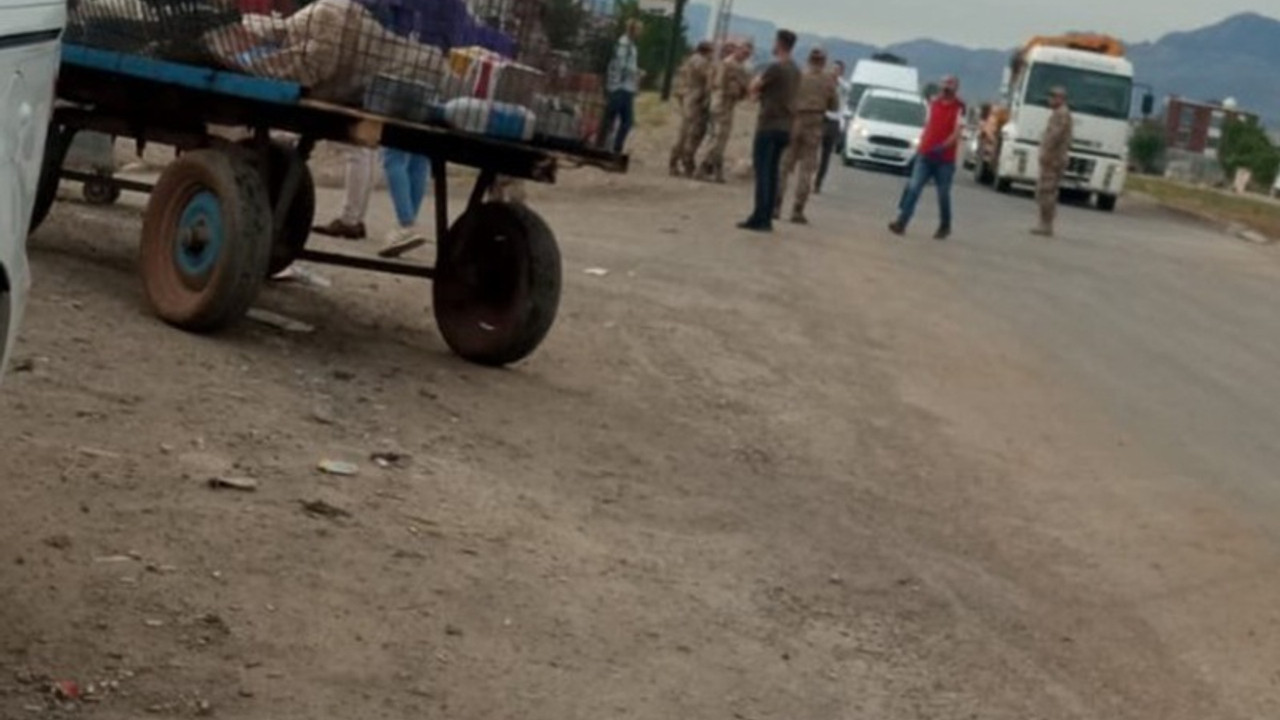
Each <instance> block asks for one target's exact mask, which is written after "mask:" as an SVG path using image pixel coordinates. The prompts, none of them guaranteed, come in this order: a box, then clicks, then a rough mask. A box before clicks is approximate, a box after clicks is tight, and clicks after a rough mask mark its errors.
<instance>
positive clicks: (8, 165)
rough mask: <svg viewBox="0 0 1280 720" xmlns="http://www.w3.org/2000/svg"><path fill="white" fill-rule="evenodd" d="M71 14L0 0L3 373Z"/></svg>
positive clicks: (58, 7) (57, 7)
mask: <svg viewBox="0 0 1280 720" xmlns="http://www.w3.org/2000/svg"><path fill="white" fill-rule="evenodd" d="M66 17H67V9H66V2H65V1H61V2H48V1H47V0H0V375H2V374H3V372H4V368H6V367H7V366H8V360H9V353H10V352H11V350H12V347H13V341H14V339H15V338H16V337H17V335H18V321H19V319H20V318H21V317H22V310H23V306H24V305H25V304H26V296H27V288H28V286H29V285H30V282H31V281H30V273H29V271H28V269H27V250H26V245H27V232H28V230H29V229H30V223H31V210H32V207H33V205H34V204H35V197H36V186H37V185H38V184H39V180H40V165H41V162H42V161H43V159H44V142H45V135H46V134H47V132H48V129H49V116H50V113H51V112H52V111H53V96H54V90H53V84H54V81H55V80H56V78H57V74H58V63H59V59H60V48H61V37H62V28H63V26H64V25H65V23H66Z"/></svg>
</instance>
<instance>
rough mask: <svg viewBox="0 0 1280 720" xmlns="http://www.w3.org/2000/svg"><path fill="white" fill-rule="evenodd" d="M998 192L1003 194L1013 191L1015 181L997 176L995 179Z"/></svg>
mask: <svg viewBox="0 0 1280 720" xmlns="http://www.w3.org/2000/svg"><path fill="white" fill-rule="evenodd" d="M995 184H996V192H998V193H1000V194H1002V195H1008V194H1009V193H1011V192H1013V181H1012V180H1009V179H1007V178H1002V177H997V178H996V179H995Z"/></svg>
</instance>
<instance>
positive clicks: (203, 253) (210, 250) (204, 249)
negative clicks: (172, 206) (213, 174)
mask: <svg viewBox="0 0 1280 720" xmlns="http://www.w3.org/2000/svg"><path fill="white" fill-rule="evenodd" d="M224 242H225V236H224V233H223V227H222V202H221V201H220V200H219V199H218V196H217V195H215V194H214V193H212V192H210V191H208V190H199V191H197V192H196V193H195V194H194V195H192V196H191V198H190V199H189V200H187V204H186V207H184V208H183V209H182V216H181V217H180V218H179V219H178V228H177V232H176V233H174V239H173V244H174V247H173V257H174V263H175V264H176V265H177V267H178V271H179V272H181V273H182V274H183V275H186V276H188V277H201V276H205V275H208V274H209V273H210V272H212V271H213V268H214V267H215V266H216V265H217V264H218V257H219V256H220V255H221V253H222V246H223V243H224Z"/></svg>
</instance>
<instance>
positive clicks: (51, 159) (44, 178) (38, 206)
mask: <svg viewBox="0 0 1280 720" xmlns="http://www.w3.org/2000/svg"><path fill="white" fill-rule="evenodd" d="M75 136H76V131H75V130H72V129H70V128H67V127H66V126H63V125H50V126H49V134H48V135H45V139H44V161H43V163H42V164H41V165H40V180H39V181H37V184H36V201H35V205H34V207H33V208H32V210H31V227H30V229H29V230H30V232H35V231H36V228H38V227H40V225H41V224H43V223H44V221H45V218H47V217H49V211H50V210H52V209H53V202H54V201H55V200H57V199H58V185H59V183H61V182H62V163H63V161H64V160H66V158H67V150H68V149H69V148H70V147H71V141H72V140H73V139H75Z"/></svg>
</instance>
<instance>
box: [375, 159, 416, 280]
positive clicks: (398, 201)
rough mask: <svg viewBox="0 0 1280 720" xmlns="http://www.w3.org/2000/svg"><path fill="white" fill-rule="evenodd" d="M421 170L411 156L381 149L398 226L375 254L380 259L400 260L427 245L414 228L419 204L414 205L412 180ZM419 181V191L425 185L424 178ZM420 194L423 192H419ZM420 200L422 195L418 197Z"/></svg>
mask: <svg viewBox="0 0 1280 720" xmlns="http://www.w3.org/2000/svg"><path fill="white" fill-rule="evenodd" d="M423 159H424V160H425V158H423ZM415 166H416V167H415ZM421 168H422V164H421V162H415V156H414V155H413V154H412V153H407V152H404V151H403V150H393V149H392V148H383V150H382V169H383V171H384V172H385V173H386V176H387V190H388V191H389V192H390V193H391V204H392V206H394V207H395V211H396V223H397V224H398V227H397V228H396V229H395V230H392V231H391V232H389V233H387V240H386V246H385V247H384V248H383V249H382V250H381V251H380V252H379V253H378V254H379V255H381V256H382V257H389V258H390V257H400V256H401V255H403V254H405V253H407V252H409V251H410V250H413V249H415V248H419V247H422V246H423V245H424V244H426V242H427V240H426V238H425V237H423V236H422V235H421V234H420V233H418V231H417V229H416V228H414V223H416V222H417V220H418V208H419V207H420V205H415V204H414V180H413V179H412V178H413V173H414V171H415V170H420V169H421ZM419 182H420V183H422V185H420V186H419V188H421V187H423V186H425V182H426V181H425V178H424V179H423V180H421V181H419ZM419 192H424V191H423V190H421V189H419ZM420 199H421V196H419V200H420Z"/></svg>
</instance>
